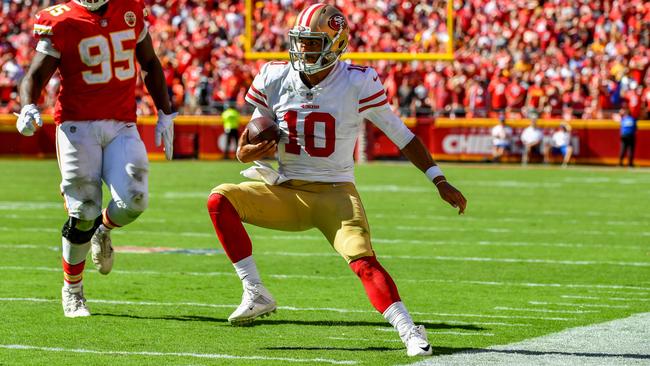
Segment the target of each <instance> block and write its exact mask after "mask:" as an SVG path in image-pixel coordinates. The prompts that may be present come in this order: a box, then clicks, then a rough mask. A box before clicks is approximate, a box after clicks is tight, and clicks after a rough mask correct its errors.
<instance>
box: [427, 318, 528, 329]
mask: <svg viewBox="0 0 650 366" xmlns="http://www.w3.org/2000/svg"><path fill="white" fill-rule="evenodd" d="M422 322H423V323H444V324H449V325H497V326H501V327H525V328H528V327H532V326H533V325H532V324H527V323H501V322H463V321H459V320H442V319H425V320H422Z"/></svg>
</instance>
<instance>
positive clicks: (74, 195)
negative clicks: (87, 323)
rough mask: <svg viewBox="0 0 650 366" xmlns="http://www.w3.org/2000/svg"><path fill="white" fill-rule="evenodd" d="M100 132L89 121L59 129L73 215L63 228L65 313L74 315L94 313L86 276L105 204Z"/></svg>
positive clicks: (64, 177)
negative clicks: (86, 293)
mask: <svg viewBox="0 0 650 366" xmlns="http://www.w3.org/2000/svg"><path fill="white" fill-rule="evenodd" d="M97 136H98V133H97V131H96V130H95V129H94V126H93V125H92V124H90V123H87V122H81V123H76V122H64V123H63V124H61V125H60V126H58V127H57V131H56V142H57V158H58V162H59V168H60V170H61V192H62V193H63V198H64V199H65V207H66V210H67V212H68V216H69V217H68V220H67V221H66V222H65V224H64V225H63V229H62V230H61V244H62V250H61V252H62V257H63V258H62V265H63V276H64V277H63V278H64V281H63V288H62V289H61V300H62V305H63V313H64V315H65V316H66V317H70V318H74V317H80V316H89V315H90V312H89V310H88V307H87V306H86V299H85V297H84V294H83V281H82V276H83V271H84V267H85V263H86V256H87V254H88V251H89V250H90V238H91V237H92V235H93V233H94V232H95V229H96V228H97V225H99V222H100V220H99V217H100V211H101V204H102V187H101V185H102V182H101V155H102V151H101V144H100V141H98V139H97Z"/></svg>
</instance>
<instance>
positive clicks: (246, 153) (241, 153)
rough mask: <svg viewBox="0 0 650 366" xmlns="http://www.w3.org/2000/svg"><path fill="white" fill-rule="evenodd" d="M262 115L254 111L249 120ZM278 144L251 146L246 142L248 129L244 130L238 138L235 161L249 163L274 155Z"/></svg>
mask: <svg viewBox="0 0 650 366" xmlns="http://www.w3.org/2000/svg"><path fill="white" fill-rule="evenodd" d="M262 115H263V114H262V113H261V112H260V110H259V109H257V108H256V109H255V112H253V115H252V116H251V119H255V118H257V117H261V116H262ZM277 147H278V144H277V143H276V142H275V141H272V140H268V141H262V142H260V143H259V144H251V143H250V142H249V141H248V128H246V129H244V133H242V134H241V136H239V143H238V144H237V152H236V156H237V160H239V161H241V162H242V163H250V162H251V161H255V160H261V159H263V158H266V157H268V156H272V155H273V154H274V153H275V149H276V148H277Z"/></svg>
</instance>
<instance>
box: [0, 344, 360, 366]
mask: <svg viewBox="0 0 650 366" xmlns="http://www.w3.org/2000/svg"><path fill="white" fill-rule="evenodd" d="M0 348H4V349H11V350H36V351H44V352H66V353H87V354H95V355H118V356H161V357H191V358H209V359H229V360H255V361H284V362H300V363H306V362H310V363H314V362H316V363H329V364H333V365H356V364H357V362H356V361H349V360H332V359H328V358H289V357H264V356H236V355H228V354H219V353H191V352H156V351H139V352H138V351H97V350H92V349H83V348H61V347H39V346H31V345H24V344H0Z"/></svg>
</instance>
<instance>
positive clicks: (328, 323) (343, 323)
mask: <svg viewBox="0 0 650 366" xmlns="http://www.w3.org/2000/svg"><path fill="white" fill-rule="evenodd" d="M417 323H418V324H421V325H424V326H425V327H426V328H427V329H429V330H432V329H463V330H474V331H482V330H485V328H482V327H479V326H476V325H471V324H446V323H426V322H425V323H423V322H417ZM266 324H268V325H273V324H292V325H312V326H324V327H331V326H340V327H356V326H359V327H388V326H389V324H388V323H387V322H373V321H361V320H354V321H352V320H296V319H282V320H273V319H262V320H256V321H255V322H253V323H252V324H251V326H255V325H266Z"/></svg>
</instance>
